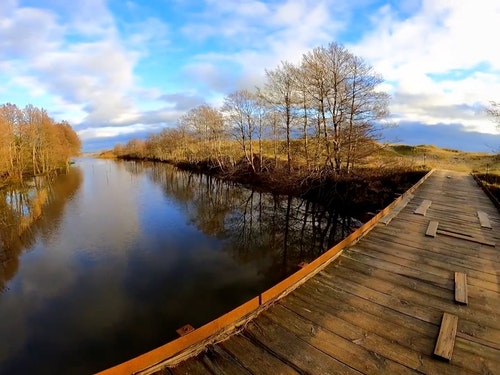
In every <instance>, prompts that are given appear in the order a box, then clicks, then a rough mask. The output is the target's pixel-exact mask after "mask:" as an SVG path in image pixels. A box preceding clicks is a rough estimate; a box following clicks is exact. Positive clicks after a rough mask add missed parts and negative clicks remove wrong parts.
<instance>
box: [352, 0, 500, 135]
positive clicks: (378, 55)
mask: <svg viewBox="0 0 500 375" xmlns="http://www.w3.org/2000/svg"><path fill="white" fill-rule="evenodd" d="M498 19H500V3H499V2H496V1H489V0H480V1H475V2H471V1H432V0H424V1H423V3H422V6H421V8H420V9H419V10H418V11H417V12H416V13H414V14H412V15H411V16H410V17H407V18H400V15H399V13H398V10H397V9H394V8H392V7H391V6H389V5H386V6H384V7H382V8H380V9H379V11H378V12H377V13H376V15H374V16H373V18H372V21H373V24H374V29H373V30H371V31H369V32H367V33H366V35H365V36H364V38H363V39H362V40H361V42H359V43H357V44H356V45H353V46H352V47H351V48H352V49H353V51H354V52H355V53H357V54H359V55H360V56H363V57H364V58H366V59H367V60H368V61H369V62H370V63H371V64H373V65H374V67H375V68H376V70H378V71H379V72H381V73H382V74H383V75H384V77H385V78H386V79H387V80H388V81H389V82H390V83H391V86H392V92H391V93H392V95H393V97H394V99H395V100H394V104H393V106H392V111H393V112H394V113H395V117H396V118H399V119H401V120H407V121H421V122H423V123H426V124H437V123H453V122H455V123H462V124H463V125H465V126H466V127H467V128H468V129H469V130H478V131H483V132H490V133H492V132H495V127H494V126H493V125H492V124H491V122H490V121H489V120H488V119H487V118H486V117H485V116H484V114H483V113H481V111H480V110H479V108H480V106H481V104H487V103H488V101H489V100H493V99H495V96H497V95H498V92H500V82H499V79H498V78H497V77H498V73H499V71H498V70H499V69H500V50H498V49H497V48H492V44H491V40H492V36H493V35H498V34H500V23H498ZM457 74H458V76H457Z"/></svg>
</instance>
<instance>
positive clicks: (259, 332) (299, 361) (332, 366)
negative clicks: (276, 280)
mask: <svg viewBox="0 0 500 375" xmlns="http://www.w3.org/2000/svg"><path fill="white" fill-rule="evenodd" d="M244 335H245V336H247V337H249V338H250V339H251V340H252V341H255V342H258V343H259V344H260V345H261V346H262V347H263V348H266V350H269V351H271V352H273V353H274V354H275V355H276V356H277V357H278V358H279V359H280V360H282V361H283V362H286V363H290V364H292V365H293V366H294V367H295V368H297V369H299V371H300V372H302V373H310V374H337V373H338V374H359V372H358V371H356V370H354V369H353V368H352V367H350V366H348V365H346V364H344V363H342V362H341V361H339V360H337V359H336V358H333V357H331V356H329V355H328V354H325V353H323V352H321V351H319V350H313V349H314V347H313V346H312V345H311V344H309V343H308V342H307V341H304V340H303V339H301V338H299V337H297V336H296V335H294V334H293V333H291V332H290V331H288V330H287V329H286V328H284V327H283V326H281V325H279V324H275V323H274V322H273V321H271V320H270V319H269V318H267V317H266V316H265V315H263V314H261V315H259V317H258V319H256V320H253V321H251V322H250V323H249V324H248V325H247V327H246V329H245V331H244Z"/></svg>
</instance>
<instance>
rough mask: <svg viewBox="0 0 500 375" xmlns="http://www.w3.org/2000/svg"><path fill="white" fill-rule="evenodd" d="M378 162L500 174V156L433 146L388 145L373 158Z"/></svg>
mask: <svg viewBox="0 0 500 375" xmlns="http://www.w3.org/2000/svg"><path fill="white" fill-rule="evenodd" d="M376 160H378V162H379V163H385V164H390V163H400V164H407V165H408V166H413V167H424V166H425V167H427V168H437V169H445V170H452V171H460V172H469V173H470V172H475V173H493V174H500V155H499V154H496V155H495V154H488V153H477V152H464V151H459V150H451V149H446V148H439V147H436V146H432V145H419V146H407V145H386V146H385V147H384V148H382V150H381V151H380V152H379V154H378V155H376V156H374V157H372V162H373V161H376Z"/></svg>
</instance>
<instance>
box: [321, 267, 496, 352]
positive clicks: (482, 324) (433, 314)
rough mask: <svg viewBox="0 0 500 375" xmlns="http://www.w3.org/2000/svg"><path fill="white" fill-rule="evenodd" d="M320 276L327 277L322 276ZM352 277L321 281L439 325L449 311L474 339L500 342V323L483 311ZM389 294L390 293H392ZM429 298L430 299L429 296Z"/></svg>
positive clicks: (336, 277)
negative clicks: (457, 316)
mask: <svg viewBox="0 0 500 375" xmlns="http://www.w3.org/2000/svg"><path fill="white" fill-rule="evenodd" d="M319 276H320V277H321V276H327V275H325V274H320V275H319ZM348 277H349V276H346V275H340V274H336V275H335V277H330V278H329V279H328V278H327V277H325V278H324V280H321V281H322V282H323V283H326V284H328V285H329V286H331V287H334V288H341V289H344V290H346V291H348V292H350V293H352V294H354V295H357V296H359V297H362V298H365V299H368V300H369V301H373V302H376V303H379V304H383V305H384V306H388V307H390V308H392V309H394V310H396V311H398V312H400V313H403V314H407V315H409V316H412V317H414V318H417V319H420V320H424V321H426V322H430V323H433V324H436V325H439V322H440V321H441V317H442V311H443V310H444V309H445V308H448V309H450V310H452V311H453V313H456V315H459V316H460V317H461V319H460V330H461V331H462V332H465V333H467V334H469V335H471V336H476V337H480V338H482V339H484V340H488V341H493V342H495V341H498V342H500V328H499V326H500V321H495V320H496V319H491V314H488V313H485V312H483V311H470V310H469V309H463V308H462V307H461V306H460V307H459V306H454V305H453V304H451V305H450V302H446V301H440V300H439V299H436V298H432V299H431V298H422V297H419V296H418V294H417V293H415V292H412V293H411V294H408V293H407V292H406V291H404V290H399V289H397V290H390V289H387V288H385V289H384V288H383V287H381V286H379V283H377V285H375V284H374V282H373V281H372V280H370V283H369V284H368V285H370V286H367V285H362V284H360V283H359V282H356V281H353V280H349V278H348ZM389 293H390V294H389ZM426 297H427V296H426Z"/></svg>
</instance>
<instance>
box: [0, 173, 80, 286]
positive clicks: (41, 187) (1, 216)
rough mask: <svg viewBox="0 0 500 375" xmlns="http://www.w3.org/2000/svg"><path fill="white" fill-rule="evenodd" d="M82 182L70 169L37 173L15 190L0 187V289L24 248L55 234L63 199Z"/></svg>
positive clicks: (12, 275) (14, 269) (9, 276)
mask: <svg viewBox="0 0 500 375" xmlns="http://www.w3.org/2000/svg"><path fill="white" fill-rule="evenodd" d="M81 183H82V173H81V171H80V169H78V168H71V169H70V170H69V172H68V173H67V174H64V175H59V176H57V177H56V178H53V177H49V176H38V177H35V178H33V179H32V180H30V181H25V182H24V183H23V185H22V186H18V187H16V188H15V189H3V190H0V291H3V290H4V289H5V287H6V284H7V282H8V281H9V280H11V279H12V278H13V277H14V276H15V274H16V272H17V270H18V267H19V257H20V255H21V253H22V251H23V250H24V249H27V248H30V247H32V246H33V245H34V241H35V238H36V236H37V235H40V234H41V236H42V238H43V239H49V236H50V235H51V234H53V233H55V229H57V224H58V223H59V218H60V217H61V215H62V213H63V209H64V206H65V204H66V202H67V201H68V200H69V199H70V198H71V196H72V195H74V194H75V193H76V192H77V190H78V189H79V187H80V185H81Z"/></svg>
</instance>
